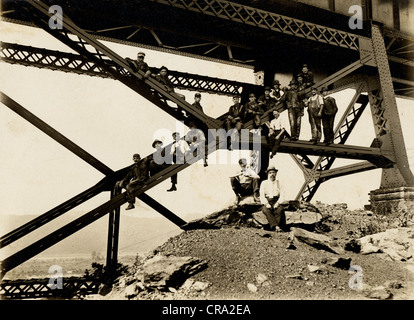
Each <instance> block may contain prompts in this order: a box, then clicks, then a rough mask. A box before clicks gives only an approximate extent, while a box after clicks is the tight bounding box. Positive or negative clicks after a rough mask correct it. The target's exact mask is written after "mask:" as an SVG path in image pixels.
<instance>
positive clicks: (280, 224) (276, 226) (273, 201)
mask: <svg viewBox="0 0 414 320" xmlns="http://www.w3.org/2000/svg"><path fill="white" fill-rule="evenodd" d="M277 171H278V169H276V168H275V167H274V166H272V165H271V166H269V167H268V168H267V170H266V173H267V180H264V181H262V183H261V185H260V202H261V204H262V205H263V207H262V212H263V213H264V214H265V216H266V218H267V221H268V222H269V226H268V228H266V229H267V230H269V231H286V230H287V228H286V217H285V211H284V208H283V206H282V205H281V204H280V203H279V199H280V186H279V180H276V175H277Z"/></svg>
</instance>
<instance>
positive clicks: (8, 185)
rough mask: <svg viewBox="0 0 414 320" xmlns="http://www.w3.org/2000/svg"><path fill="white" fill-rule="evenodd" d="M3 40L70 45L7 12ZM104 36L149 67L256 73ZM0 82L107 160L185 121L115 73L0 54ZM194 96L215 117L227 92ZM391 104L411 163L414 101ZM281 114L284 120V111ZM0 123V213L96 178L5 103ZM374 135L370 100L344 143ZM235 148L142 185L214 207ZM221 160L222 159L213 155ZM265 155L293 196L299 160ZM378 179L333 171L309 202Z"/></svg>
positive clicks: (46, 201) (342, 103)
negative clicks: (78, 70) (40, 64)
mask: <svg viewBox="0 0 414 320" xmlns="http://www.w3.org/2000/svg"><path fill="white" fill-rule="evenodd" d="M0 40H1V41H4V42H12V43H18V44H24V45H32V46H35V47H43V48H47V49H54V50H60V51H66V52H73V51H72V50H71V49H69V48H68V47H66V46H65V45H64V44H62V43H60V42H59V41H57V40H55V39H54V38H53V37H51V36H50V35H49V34H47V33H45V32H44V31H42V30H40V29H35V28H31V27H27V26H20V25H15V24H10V23H6V22H0ZM103 43H104V44H105V45H107V46H108V47H110V48H111V49H112V50H114V51H115V52H117V53H118V54H119V55H121V56H123V57H131V58H135V56H136V53H137V52H138V51H144V52H145V53H146V58H145V61H146V62H147V63H148V64H149V65H150V66H153V67H160V66H162V65H165V66H168V67H169V68H170V69H172V70H178V71H182V72H189V73H198V74H200V75H206V76H212V77H217V78H223V79H230V80H237V81H241V82H248V83H254V81H255V78H254V73H253V70H252V69H249V68H242V67H236V66H231V65H227V64H219V63H216V62H209V61H204V60H197V59H194V58H189V57H183V56H179V55H172V54H167V53H162V52H158V51H152V50H149V49H140V48H137V47H128V46H124V45H120V44H115V43H110V42H103ZM276 76H277V77H278V79H280V80H281V82H282V85H287V84H288V80H289V78H290V75H276ZM0 83H1V91H2V92H3V93H5V94H6V95H8V96H9V97H11V98H12V99H14V100H15V101H17V102H18V103H19V104H21V105H22V106H23V107H25V108H26V109H28V110H29V111H30V112H32V113H34V114H35V115H36V116H37V117H39V118H40V119H42V120H43V121H45V122H46V123H48V124H49V125H51V126H52V127H54V128H55V129H56V130H58V131H59V132H60V133H62V134H63V135H64V136H66V137H67V138H68V139H70V140H71V141H73V142H74V143H76V144H78V145H79V146H80V147H82V148H83V149H85V150H86V151H87V152H89V153H90V154H92V155H93V156H94V157H96V158H97V159H98V160H100V161H101V162H103V163H104V164H106V165H107V166H109V167H110V168H111V169H112V170H119V169H121V168H124V167H125V166H128V165H130V164H131V163H132V154H134V153H140V154H141V155H142V156H146V155H148V154H150V153H152V152H153V149H152V147H151V144H152V141H153V140H154V139H155V138H158V139H162V140H163V141H164V144H168V143H169V142H171V141H172V138H171V133H172V132H174V131H177V130H179V131H181V132H183V133H185V131H186V129H185V128H184V127H183V126H182V124H180V123H177V121H175V119H173V118H172V117H171V116H169V115H168V114H166V113H165V112H164V111H162V110H160V109H159V108H158V107H156V106H154V105H152V104H151V103H149V102H148V101H147V100H146V99H144V98H142V97H140V96H139V95H138V94H137V93H135V92H134V91H132V90H131V89H129V88H128V87H126V86H125V85H123V84H122V83H120V82H118V81H115V80H112V79H101V78H98V77H90V76H85V75H77V74H71V73H64V72H60V71H51V70H46V69H38V68H33V67H24V66H18V65H11V64H8V63H0ZM177 92H180V93H182V94H184V95H185V96H186V100H187V101H188V102H190V103H192V102H193V97H194V92H189V91H182V90H177ZM353 94H354V90H351V89H349V90H345V91H342V92H340V93H336V94H334V95H333V96H334V97H335V98H336V99H337V104H338V107H339V112H338V115H337V117H336V121H335V124H336V123H337V122H338V121H339V119H340V117H341V115H342V113H343V112H344V110H345V109H346V107H347V106H348V103H349V102H350V100H351V98H352V96H353ZM201 104H202V106H203V108H204V111H205V112H206V113H207V114H208V115H209V116H212V117H218V116H220V115H221V114H223V113H225V112H227V111H228V108H229V107H230V105H231V104H232V99H231V97H227V96H218V95H211V94H206V93H202V101H201ZM397 104H398V108H399V114H400V119H401V123H402V128H403V133H404V137H405V142H406V145H407V152H408V157H409V162H410V167H411V169H413V168H414V157H413V155H414V148H413V145H412V137H413V130H414V129H413V127H412V123H414V112H413V110H414V109H413V108H414V102H413V101H410V100H403V99H397ZM282 116H283V117H284V120H285V122H286V123H287V119H286V112H284V113H283V115H282ZM0 130H1V131H0V132H1V134H0V161H1V162H0V163H1V166H0V181H1V188H0V219H1V217H2V216H4V215H41V214H43V213H44V212H46V211H48V210H50V209H52V208H53V207H55V206H57V205H59V204H61V203H62V202H64V201H66V200H68V199H70V198H71V197H73V196H75V195H77V194H78V193H80V192H82V191H84V190H86V189H87V188H89V187H91V186H92V185H94V184H95V183H97V182H98V181H100V180H101V179H102V178H103V174H101V173H100V172H98V171H97V170H96V169H94V168H93V167H91V166H90V165H89V164H87V163H86V162H84V161H83V160H81V159H80V158H78V157H77V156H76V155H74V154H72V153H71V152H70V151H68V150H66V149H65V148H64V147H63V146H61V145H59V144H58V143H57V142H55V141H54V140H53V139H51V138H50V137H48V136H47V135H45V134H44V133H43V132H41V131H40V130H38V129H37V128H35V127H34V126H32V125H31V124H30V123H28V122H27V121H25V120H24V119H22V118H21V117H20V116H18V115H17V114H15V113H14V112H13V111H11V110H10V109H9V108H7V107H6V106H4V105H2V104H1V105H0ZM374 137H375V133H374V129H373V125H372V117H371V114H370V109H369V107H368V108H366V110H365V112H364V114H363V115H362V118H361V120H360V121H359V122H358V124H357V125H356V127H355V129H354V131H353V132H352V134H351V136H350V138H349V140H348V142H347V144H350V145H358V146H369V145H370V144H371V142H372V140H373V138H374ZM300 139H303V140H308V139H310V127H309V123H308V119H307V115H305V117H304V118H303V119H302V131H301V137H300ZM239 156H240V155H237V154H236V155H235V154H234V153H230V152H228V151H219V152H217V153H215V154H212V155H210V157H209V166H208V167H207V168H204V167H203V166H202V161H200V162H198V163H197V164H195V165H193V166H191V167H189V168H188V169H186V170H184V171H182V172H180V173H179V174H178V186H177V187H178V191H177V192H172V193H167V192H166V189H168V188H169V187H170V181H169V180H167V181H164V182H163V183H161V184H159V185H158V186H156V187H155V188H153V189H151V190H150V191H148V194H149V195H150V196H151V197H153V198H155V199H156V200H158V201H159V202H161V203H162V204H163V205H164V206H166V207H167V208H169V209H170V210H171V211H173V212H174V213H176V214H177V215H178V216H180V217H183V218H185V217H186V216H188V215H198V216H200V217H201V216H205V215H207V214H210V213H212V212H214V211H217V210H220V209H222V208H224V207H225V206H227V205H229V204H231V203H232V202H233V200H234V194H233V192H232V190H231V186H230V182H229V176H230V175H231V174H232V173H233V172H234V171H235V170H237V168H238V166H237V160H238V157H239ZM311 159H313V160H315V159H316V157H311ZM219 160H221V162H225V163H224V164H217V163H216V164H215V162H219ZM271 163H272V164H274V165H275V166H276V167H277V168H279V173H278V179H279V180H280V182H281V185H282V197H283V198H284V199H285V200H289V199H294V198H295V197H296V194H297V192H298V191H299V189H300V187H301V186H302V184H303V182H304V177H303V174H302V172H301V170H300V169H299V167H298V166H297V165H296V164H295V162H294V161H293V160H292V158H291V157H290V155H288V154H278V155H277V156H276V157H275V158H274V159H272V160H271ZM350 163H353V161H351V160H345V159H337V160H336V161H335V164H334V166H333V168H334V167H337V166H340V165H346V164H350ZM380 179H381V170H380V169H377V170H372V171H368V172H364V173H359V174H355V175H351V176H347V177H342V178H338V179H332V180H330V181H328V182H325V183H323V184H322V186H321V187H320V188H319V190H318V192H317V194H316V195H315V197H314V198H313V200H312V202H315V201H317V200H318V201H322V202H324V203H328V204H333V203H344V202H345V203H347V204H348V206H349V208H351V209H357V208H362V207H363V206H364V205H365V204H368V203H369V195H368V193H369V192H370V191H371V190H374V189H377V188H378V187H379V185H380ZM108 199H109V194H108V193H103V194H101V195H98V196H96V197H95V198H93V199H91V200H89V201H87V202H86V203H84V204H82V205H80V206H78V207H77V208H76V209H75V211H76V212H83V213H86V212H87V211H89V210H91V209H93V208H95V207H96V206H98V205H100V204H101V203H102V202H103V201H107V200H108ZM124 208H125V205H124V206H123V207H122V209H121V212H122V214H125V215H132V216H137V217H148V216H150V217H155V216H159V214H158V213H156V212H155V211H153V210H152V209H151V208H149V207H147V206H146V205H145V204H143V203H140V201H138V202H137V208H136V209H135V210H131V211H125V210H124ZM3 227H4V226H3ZM0 232H1V229H0ZM1 233H2V234H3V232H1Z"/></svg>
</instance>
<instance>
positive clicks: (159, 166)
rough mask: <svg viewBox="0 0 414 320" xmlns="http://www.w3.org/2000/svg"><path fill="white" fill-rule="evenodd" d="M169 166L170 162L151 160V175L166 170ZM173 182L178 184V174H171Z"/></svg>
mask: <svg viewBox="0 0 414 320" xmlns="http://www.w3.org/2000/svg"><path fill="white" fill-rule="evenodd" d="M168 166H169V164H167V163H165V164H158V163H156V162H155V161H154V160H151V162H150V173H151V176H153V175H155V174H157V173H158V172H160V171H162V170H164V169H165V168H167V167H168ZM171 183H172V184H177V174H174V175H172V176H171Z"/></svg>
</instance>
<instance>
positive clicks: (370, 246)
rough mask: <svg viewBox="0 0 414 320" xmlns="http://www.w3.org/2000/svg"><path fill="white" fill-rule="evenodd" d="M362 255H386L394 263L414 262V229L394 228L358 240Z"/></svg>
mask: <svg viewBox="0 0 414 320" xmlns="http://www.w3.org/2000/svg"><path fill="white" fill-rule="evenodd" d="M358 242H359V243H360V245H361V253H376V252H378V253H385V255H382V256H383V257H386V258H388V259H390V260H394V261H413V260H414V228H413V227H411V228H408V227H405V228H393V229H388V230H386V231H384V232H379V233H375V234H371V235H368V236H365V237H362V238H359V239H358Z"/></svg>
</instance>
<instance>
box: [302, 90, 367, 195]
mask: <svg viewBox="0 0 414 320" xmlns="http://www.w3.org/2000/svg"><path fill="white" fill-rule="evenodd" d="M362 90H363V85H362V84H361V85H360V86H359V87H358V88H357V90H356V92H355V94H354V96H353V98H352V99H351V101H350V103H349V105H348V107H347V108H346V110H345V112H344V113H343V115H342V117H341V119H340V120H339V122H338V124H337V126H336V128H335V130H334V137H335V139H334V140H336V141H337V143H339V144H344V143H345V142H346V140H347V139H348V137H349V135H350V134H351V132H352V130H353V128H354V127H355V125H356V123H357V122H358V120H359V118H360V117H361V115H362V113H363V111H364V110H365V108H366V106H367V104H368V98H367V97H366V96H361V92H362ZM357 103H358V104H360V107H358V108H356V107H355V104H357ZM334 161H335V157H327V156H323V157H319V158H318V159H317V161H316V162H315V165H314V167H313V168H312V170H310V171H308V172H307V173H305V182H304V184H303V186H302V187H301V188H300V190H299V192H298V194H297V196H296V199H297V200H298V199H303V200H305V201H310V200H311V199H312V197H313V196H314V195H315V193H316V191H317V190H318V188H319V186H320V185H321V183H322V182H323V180H321V179H319V177H320V172H322V171H324V170H328V169H330V168H331V166H332V165H333V163H334ZM317 171H318V172H317Z"/></svg>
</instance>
